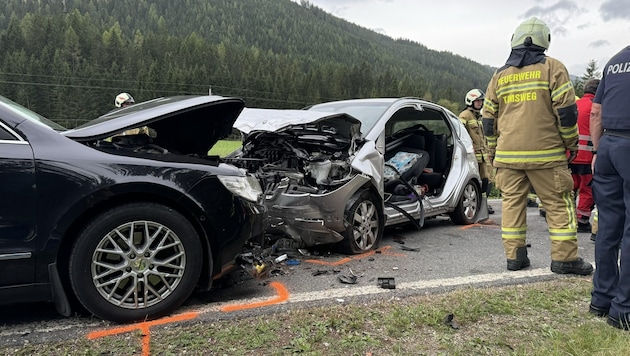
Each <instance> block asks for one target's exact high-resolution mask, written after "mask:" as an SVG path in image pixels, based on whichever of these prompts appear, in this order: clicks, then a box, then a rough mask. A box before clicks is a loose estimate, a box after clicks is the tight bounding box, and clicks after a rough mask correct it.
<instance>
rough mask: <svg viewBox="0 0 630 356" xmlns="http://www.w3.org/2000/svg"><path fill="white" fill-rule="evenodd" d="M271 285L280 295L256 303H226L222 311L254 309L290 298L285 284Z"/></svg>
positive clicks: (276, 283)
mask: <svg viewBox="0 0 630 356" xmlns="http://www.w3.org/2000/svg"><path fill="white" fill-rule="evenodd" d="M269 285H270V286H272V287H273V288H274V289H275V290H276V293H278V296H277V297H276V298H274V299H271V300H265V301H262V302H256V303H247V304H235V305H226V306H224V307H221V308H220V310H221V311H222V312H226V313H229V312H233V311H237V310H245V309H254V308H260V307H266V306H269V305H274V304H280V303H282V302H285V301H287V300H289V291H288V290H287V288H286V287H285V286H284V284H282V283H280V282H271V283H270V284H269Z"/></svg>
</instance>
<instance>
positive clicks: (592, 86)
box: [569, 78, 599, 233]
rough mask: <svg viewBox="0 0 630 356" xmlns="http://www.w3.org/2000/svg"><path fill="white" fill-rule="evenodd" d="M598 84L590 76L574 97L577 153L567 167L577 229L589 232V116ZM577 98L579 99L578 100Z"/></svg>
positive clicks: (590, 191)
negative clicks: (569, 173)
mask: <svg viewBox="0 0 630 356" xmlns="http://www.w3.org/2000/svg"><path fill="white" fill-rule="evenodd" d="M598 86H599V79H595V78H591V79H589V80H587V81H586V83H585V84H584V96H583V97H582V98H581V99H580V98H577V99H575V100H576V101H575V104H576V105H577V109H578V133H579V135H580V137H579V140H578V154H577V156H576V157H575V160H574V161H573V162H571V164H570V165H569V168H570V169H571V175H572V176H573V190H574V191H575V192H576V196H577V207H576V208H577V218H578V221H577V224H578V225H577V231H578V233H579V232H591V229H592V227H591V223H590V219H591V210H593V207H594V206H595V201H594V200H593V191H592V189H591V181H592V180H593V172H592V170H591V162H592V161H593V142H592V141H591V131H590V128H589V125H590V117H591V106H593V98H595V93H596V92H597V87H598ZM578 99H579V100H578Z"/></svg>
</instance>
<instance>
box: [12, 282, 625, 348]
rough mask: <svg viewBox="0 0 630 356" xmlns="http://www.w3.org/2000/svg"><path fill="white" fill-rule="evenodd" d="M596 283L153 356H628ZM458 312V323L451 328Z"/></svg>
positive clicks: (494, 292)
mask: <svg viewBox="0 0 630 356" xmlns="http://www.w3.org/2000/svg"><path fill="white" fill-rule="evenodd" d="M590 290H591V280H590V279H589V278H580V277H573V278H560V279H558V280H554V281H549V282H540V283H533V284H524V285H515V286H508V287H500V288H463V289H459V290H456V291H453V292H450V293H445V294H439V295H426V296H414V297H406V298H402V299H401V298H392V299H391V300H388V301H376V302H371V303H361V304H333V305H328V306H326V307H320V308H308V309H301V310H290V311H287V312H283V313H279V314H272V315H263V316H258V317H249V318H243V319H240V320H218V321H208V322H205V321H196V322H189V323H184V324H181V325H180V326H173V325H171V326H168V327H166V326H165V327H159V328H158V327H156V328H154V330H152V335H151V344H150V350H151V354H153V355H180V354H191V355H288V354H295V353H300V354H304V355H330V354H334V355H625V354H629V353H630V334H628V333H627V332H623V331H620V330H617V329H614V328H612V327H611V326H609V325H607V324H606V322H605V319H603V318H597V317H595V316H592V315H590V314H589V313H588V311H587V309H588V303H589V300H590ZM450 314H452V315H453V318H452V322H447V320H448V316H449V315H450ZM140 337H141V335H140V333H139V332H135V333H129V334H123V335H119V336H115V337H109V338H104V339H98V340H95V341H88V340H68V341H63V342H59V343H56V344H48V345H29V346H25V347H23V348H14V347H13V348H10V349H3V350H2V353H3V354H7V355H8V354H11V355H16V354H17V355H110V354H141V352H142V347H141V343H140Z"/></svg>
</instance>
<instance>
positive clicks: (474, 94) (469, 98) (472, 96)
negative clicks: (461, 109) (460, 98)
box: [464, 89, 485, 106]
mask: <svg viewBox="0 0 630 356" xmlns="http://www.w3.org/2000/svg"><path fill="white" fill-rule="evenodd" d="M484 97H485V94H484V93H483V92H482V91H481V90H479V89H472V90H470V91H469V92H468V93H466V98H464V102H465V103H466V106H472V105H473V103H474V102H475V100H478V99H482V100H483V98H484Z"/></svg>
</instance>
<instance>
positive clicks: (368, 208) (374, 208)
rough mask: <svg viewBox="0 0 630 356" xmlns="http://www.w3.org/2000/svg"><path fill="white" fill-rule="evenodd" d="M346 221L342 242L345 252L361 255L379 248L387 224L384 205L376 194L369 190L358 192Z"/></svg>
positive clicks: (350, 203) (349, 208)
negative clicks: (384, 216) (384, 217)
mask: <svg viewBox="0 0 630 356" xmlns="http://www.w3.org/2000/svg"><path fill="white" fill-rule="evenodd" d="M344 220H345V224H346V231H345V232H344V239H343V240H342V241H341V242H340V244H341V247H342V249H343V251H344V252H346V253H349V254H359V253H365V252H368V251H370V250H374V249H376V248H377V247H378V245H379V243H380V242H381V238H382V236H383V230H384V228H385V222H384V219H383V207H382V204H381V203H380V199H378V198H377V197H376V196H375V195H374V193H371V192H370V191H367V190H365V191H362V192H358V193H357V194H356V195H355V196H354V197H353V199H351V200H350V202H349V204H348V207H347V208H346V211H345V214H344Z"/></svg>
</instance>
